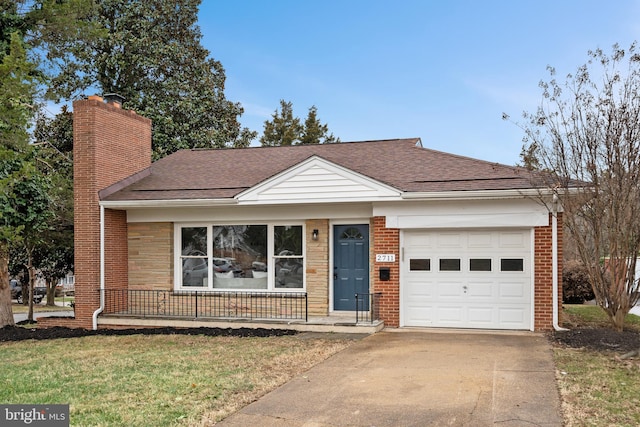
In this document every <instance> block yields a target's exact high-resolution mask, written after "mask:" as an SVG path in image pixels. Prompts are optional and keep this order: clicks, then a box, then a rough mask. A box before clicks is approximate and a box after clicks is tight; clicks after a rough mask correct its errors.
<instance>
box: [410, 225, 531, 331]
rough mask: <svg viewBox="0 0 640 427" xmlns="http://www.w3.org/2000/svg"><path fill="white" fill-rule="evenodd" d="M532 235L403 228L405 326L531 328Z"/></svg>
mask: <svg viewBox="0 0 640 427" xmlns="http://www.w3.org/2000/svg"><path fill="white" fill-rule="evenodd" d="M530 239H531V231H530V230H466V231H458V230H455V231H433V232H425V231H420V232H418V231H406V232H404V234H403V246H404V251H405V252H404V254H405V258H404V259H403V270H402V278H401V286H402V287H403V292H402V295H403V301H402V302H403V309H402V310H403V325H405V326H431V327H460V328H486V329H530V327H531V286H532V285H531V273H530V271H531V270H530V265H531V244H530ZM425 242H428V244H425ZM411 259H414V260H420V262H413V263H411V261H410V260H411ZM503 259H506V260H508V262H502V260H503ZM425 260H428V262H427V261H425ZM441 260H446V261H444V262H441ZM452 260H459V268H458V263H452ZM410 264H412V265H413V270H410V268H409V265H410ZM454 264H455V268H454ZM441 270H448V271H441ZM507 270H510V271H507Z"/></svg>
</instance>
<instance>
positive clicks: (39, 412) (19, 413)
mask: <svg viewBox="0 0 640 427" xmlns="http://www.w3.org/2000/svg"><path fill="white" fill-rule="evenodd" d="M0 425H2V426H3V427H4V426H7V427H10V426H25V425H26V426H47V427H69V405H0Z"/></svg>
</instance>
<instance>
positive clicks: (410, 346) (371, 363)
mask: <svg viewBox="0 0 640 427" xmlns="http://www.w3.org/2000/svg"><path fill="white" fill-rule="evenodd" d="M219 425H222V426H266V427H268V426H305V427H312V426H313V427H321V426H377V427H381V426H490V425H500V426H561V425H562V418H561V416H560V399H559V394H558V389H557V386H556V381H555V369H554V365H553V361H552V356H551V349H550V346H549V344H548V342H547V340H546V338H545V337H544V336H541V335H538V334H533V333H499V332H496V333H484V332H455V331H447V332H432V331H415V330H395V331H393V330H392V331H387V330H385V331H383V332H379V333H377V334H375V335H371V336H369V337H367V338H364V339H362V340H360V341H358V342H356V343H355V344H353V345H352V346H350V347H349V348H348V349H346V350H344V351H342V352H340V353H338V354H336V355H334V356H333V357H331V358H329V359H327V360H326V361H324V362H322V363H321V364H319V365H317V366H315V367H314V368H312V369H311V370H309V371H307V372H306V373H304V374H303V375H301V376H299V377H296V378H294V379H293V380H291V381H290V382H288V383H287V384H285V385H283V386H282V387H280V388H278V389H276V390H274V391H273V392H271V393H269V394H268V395H266V396H264V397H263V398H261V399H260V400H258V401H256V402H254V403H252V404H251V405H248V406H246V407H245V408H243V409H242V410H240V411H239V412H237V413H236V414H234V415H232V416H230V417H228V418H227V419H225V420H223V421H222V422H220V423H219Z"/></svg>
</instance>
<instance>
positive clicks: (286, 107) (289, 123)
mask: <svg viewBox="0 0 640 427" xmlns="http://www.w3.org/2000/svg"><path fill="white" fill-rule="evenodd" d="M271 117H272V120H270V121H269V120H267V121H265V122H264V131H263V135H262V137H260V142H261V143H262V145H263V146H281V145H295V144H298V143H299V142H300V135H301V134H302V130H303V127H302V125H301V124H300V119H299V118H297V117H294V115H293V104H292V103H291V102H286V101H285V100H284V99H281V100H280V111H278V109H276V111H274V112H273V115H272V116H271Z"/></svg>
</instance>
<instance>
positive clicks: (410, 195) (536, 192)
mask: <svg viewBox="0 0 640 427" xmlns="http://www.w3.org/2000/svg"><path fill="white" fill-rule="evenodd" d="M541 194H544V193H543V190H541V189H536V188H529V189H521V190H460V191H428V192H422V191H416V192H405V193H402V199H404V200H443V199H448V200H469V199H489V200H493V199H522V198H527V197H540V195H541Z"/></svg>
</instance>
